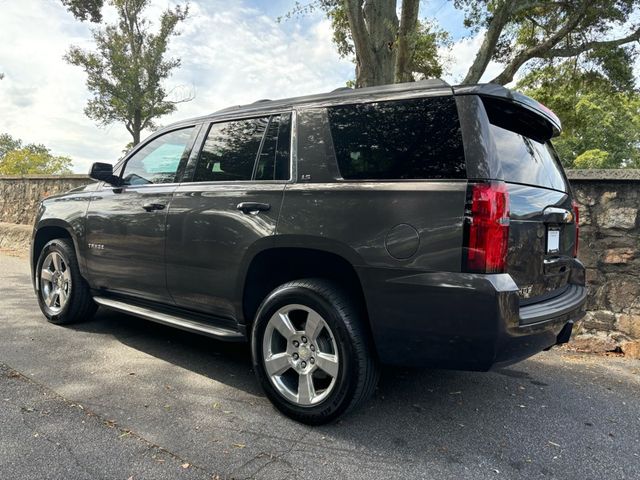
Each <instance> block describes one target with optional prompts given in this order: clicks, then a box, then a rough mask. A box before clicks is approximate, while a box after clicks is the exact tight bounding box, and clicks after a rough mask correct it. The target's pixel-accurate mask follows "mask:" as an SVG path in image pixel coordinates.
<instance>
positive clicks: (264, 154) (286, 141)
mask: <svg viewBox="0 0 640 480" xmlns="http://www.w3.org/2000/svg"><path fill="white" fill-rule="evenodd" d="M290 148H291V114H290V113H283V114H281V115H274V116H272V117H271V119H270V120H269V126H268V127H267V133H266V135H265V139H264V144H263V145H262V150H261V151H260V156H259V157H258V164H257V166H256V173H255V176H254V178H255V180H288V179H289V163H290V158H289V151H290Z"/></svg>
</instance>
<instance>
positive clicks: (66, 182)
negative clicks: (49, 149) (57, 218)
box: [0, 175, 91, 225]
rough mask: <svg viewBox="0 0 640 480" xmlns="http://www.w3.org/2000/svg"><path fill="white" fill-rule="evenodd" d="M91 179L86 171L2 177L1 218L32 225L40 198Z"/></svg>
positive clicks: (5, 220)
mask: <svg viewBox="0 0 640 480" xmlns="http://www.w3.org/2000/svg"><path fill="white" fill-rule="evenodd" d="M90 181H91V180H90V179H89V177H87V176H86V175H28V176H24V177H0V222H6V223H21V224H26V225H31V224H32V223H33V217H34V215H35V213H36V206H37V205H38V202H39V201H40V200H42V199H43V198H45V197H49V196H51V195H55V194H56V193H62V192H66V191H68V190H71V189H72V188H76V187H80V186H82V185H86V184H87V183H89V182H90Z"/></svg>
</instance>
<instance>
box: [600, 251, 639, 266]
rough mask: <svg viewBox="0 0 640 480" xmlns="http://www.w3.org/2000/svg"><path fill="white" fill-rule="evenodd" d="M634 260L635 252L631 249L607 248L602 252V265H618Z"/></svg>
mask: <svg viewBox="0 0 640 480" xmlns="http://www.w3.org/2000/svg"><path fill="white" fill-rule="evenodd" d="M634 258H635V252H634V250H633V249H632V248H628V247H623V248H609V249H607V250H605V251H604V255H603V261H604V263H611V264H620V263H629V261H631V260H633V259H634Z"/></svg>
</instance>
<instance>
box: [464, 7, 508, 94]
mask: <svg viewBox="0 0 640 480" xmlns="http://www.w3.org/2000/svg"><path fill="white" fill-rule="evenodd" d="M514 4H515V2H514V1H513V0H505V1H504V2H503V3H502V4H501V5H500V6H499V7H498V9H497V10H496V12H495V14H494V16H493V18H492V19H491V21H490V22H489V27H488V28H487V32H486V33H485V35H484V39H483V40H482V45H481V46H480V50H478V53H477V54H476V58H475V59H474V61H473V63H472V64H471V67H469V71H468V72H467V75H466V76H465V77H464V80H463V81H462V83H478V81H480V77H482V74H483V73H484V71H485V70H486V69H487V65H489V61H490V60H491V57H493V54H494V53H495V50H496V45H497V44H498V40H499V39H500V35H501V34H502V30H503V29H504V27H505V25H506V24H507V22H508V21H509V18H510V15H511V11H512V9H513V7H514Z"/></svg>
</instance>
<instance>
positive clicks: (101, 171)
mask: <svg viewBox="0 0 640 480" xmlns="http://www.w3.org/2000/svg"><path fill="white" fill-rule="evenodd" d="M89 176H90V177H91V178H93V179H94V180H99V181H101V182H107V183H108V184H109V185H113V186H115V187H118V186H120V183H121V182H120V178H118V177H116V176H115V175H114V174H113V165H111V164H110V163H102V162H96V163H94V164H93V165H91V170H90V171H89Z"/></svg>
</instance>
